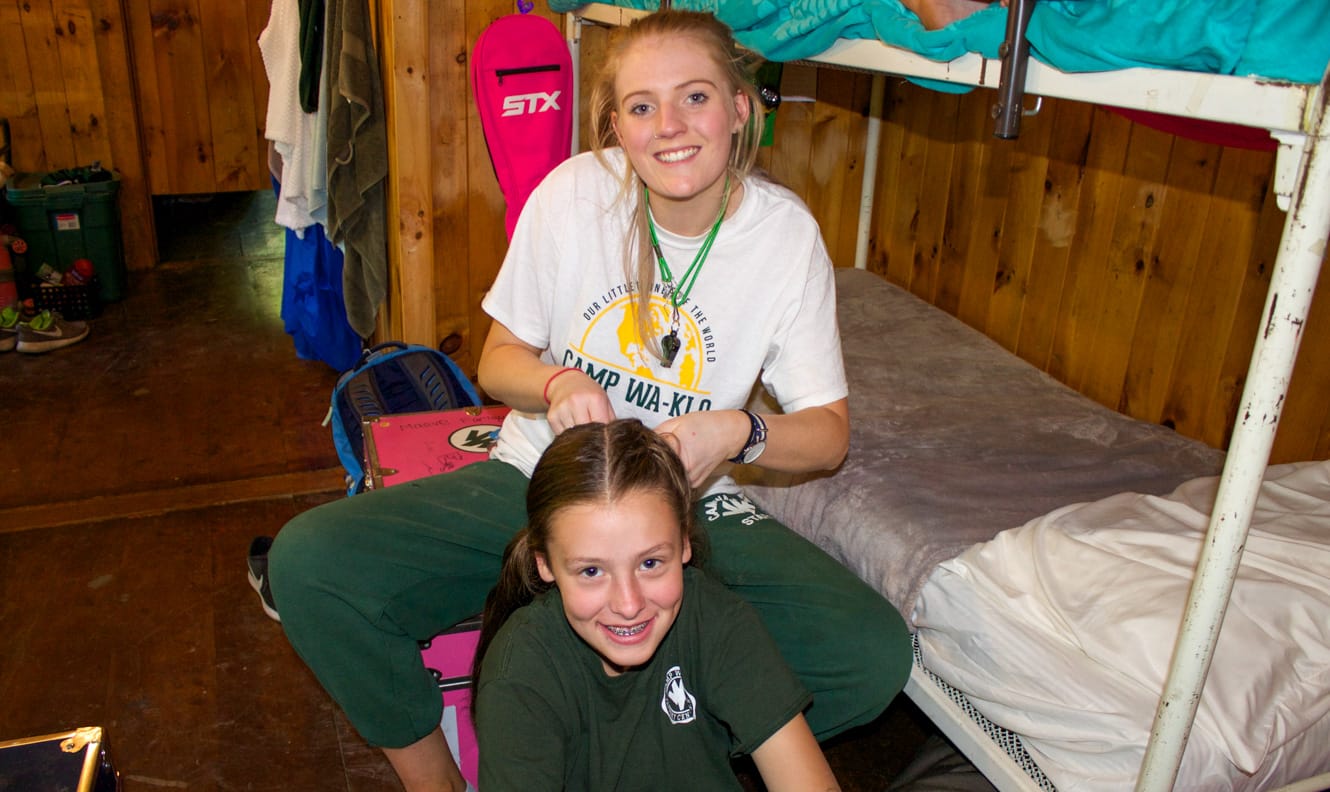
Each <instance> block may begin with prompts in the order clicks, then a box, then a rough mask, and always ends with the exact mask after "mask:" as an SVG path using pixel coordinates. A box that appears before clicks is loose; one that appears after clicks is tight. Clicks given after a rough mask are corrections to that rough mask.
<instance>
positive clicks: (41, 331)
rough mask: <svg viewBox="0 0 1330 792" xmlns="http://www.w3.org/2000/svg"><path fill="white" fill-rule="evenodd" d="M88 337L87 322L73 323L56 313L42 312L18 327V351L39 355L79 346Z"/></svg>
mask: <svg viewBox="0 0 1330 792" xmlns="http://www.w3.org/2000/svg"><path fill="white" fill-rule="evenodd" d="M87 337H88V324H87V322H71V321H69V320H67V319H65V318H64V317H62V316H61V315H60V314H58V313H56V312H55V311H42V312H41V313H39V314H37V315H36V316H33V317H31V318H29V319H24V320H23V321H20V322H19V325H18V344H17V346H18V351H20V352H26V353H27V354H30V355H39V354H42V353H44V352H51V351H53V350H56V349H62V348H64V347H67V346H70V345H71V344H77V343H78V342H80V341H82V340H83V339H85V338H87Z"/></svg>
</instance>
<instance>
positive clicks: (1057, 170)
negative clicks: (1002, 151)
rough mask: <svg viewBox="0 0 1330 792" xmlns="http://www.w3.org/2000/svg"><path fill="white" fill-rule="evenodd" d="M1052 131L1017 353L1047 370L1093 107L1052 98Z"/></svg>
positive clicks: (1079, 209)
mask: <svg viewBox="0 0 1330 792" xmlns="http://www.w3.org/2000/svg"><path fill="white" fill-rule="evenodd" d="M1050 109H1051V110H1052V126H1053V130H1054V132H1053V135H1052V142H1051V145H1050V146H1049V149H1048V168H1047V172H1046V174H1045V179H1044V192H1043V201H1042V203H1041V205H1040V207H1039V225H1038V228H1037V230H1035V231H1034V232H1033V235H1034V250H1033V251H1032V254H1031V257H1030V277H1029V281H1028V287H1027V290H1026V299H1025V301H1024V305H1023V307H1022V309H1021V329H1020V334H1019V335H1018V337H1017V339H1016V354H1017V355H1019V356H1020V357H1022V358H1024V359H1025V360H1027V361H1029V362H1030V363H1032V364H1034V365H1035V366H1038V367H1039V368H1041V369H1043V370H1045V371H1047V370H1048V363H1049V358H1050V356H1051V354H1052V349H1053V339H1054V336H1055V333H1056V331H1057V327H1058V317H1059V314H1060V313H1061V310H1062V299H1063V294H1064V293H1065V291H1066V289H1065V284H1066V281H1067V277H1068V276H1067V270H1068V261H1069V259H1070V257H1071V254H1072V247H1073V245H1074V244H1075V243H1076V241H1077V240H1076V229H1077V227H1078V225H1079V218H1080V215H1081V213H1082V211H1084V209H1083V207H1082V206H1081V194H1082V190H1081V183H1082V181H1083V180H1084V178H1085V168H1086V158H1087V157H1088V151H1089V146H1090V133H1091V130H1092V119H1093V117H1094V107H1093V106H1092V105H1088V104H1085V103H1084V102H1066V101H1058V102H1054V103H1053V106H1052V107H1051V108H1049V109H1046V110H1045V111H1044V112H1049V110H1050Z"/></svg>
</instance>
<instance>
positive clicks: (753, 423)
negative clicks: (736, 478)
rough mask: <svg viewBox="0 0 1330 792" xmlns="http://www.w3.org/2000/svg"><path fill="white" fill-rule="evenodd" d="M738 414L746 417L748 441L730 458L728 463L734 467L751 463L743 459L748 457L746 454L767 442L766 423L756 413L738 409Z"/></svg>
mask: <svg viewBox="0 0 1330 792" xmlns="http://www.w3.org/2000/svg"><path fill="white" fill-rule="evenodd" d="M739 412H741V413H743V414H744V415H747V416H748V423H749V427H750V428H749V431H748V441H747V442H745V443H744V447H743V448H741V449H739V453H738V454H736V455H735V456H732V457H730V460H729V461H730V462H733V463H735V464H736V465H742V464H745V463H746V462H751V461H752V460H746V459H745V457H747V456H748V452H749V451H751V450H752V449H753V448H754V447H756V446H757V445H759V444H763V443H766V441H767V422H766V421H764V420H762V416H760V415H758V414H757V413H755V412H753V411H751V410H745V409H740V410H739Z"/></svg>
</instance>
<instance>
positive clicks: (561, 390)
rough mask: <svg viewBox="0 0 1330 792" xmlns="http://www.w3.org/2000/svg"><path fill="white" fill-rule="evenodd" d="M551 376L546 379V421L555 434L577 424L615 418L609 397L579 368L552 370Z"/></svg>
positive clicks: (607, 421)
mask: <svg viewBox="0 0 1330 792" xmlns="http://www.w3.org/2000/svg"><path fill="white" fill-rule="evenodd" d="M550 377H551V379H547V380H546V381H545V391H544V396H545V398H547V399H549V407H547V408H546V409H545V420H547V421H549V424H550V429H552V430H554V433H555V434H556V435H557V434H561V433H562V432H563V431H564V430H565V429H571V428H572V427H574V426H578V425H580V424H584V423H592V422H600V423H609V422H610V421H613V420H614V407H613V406H612V405H611V404H610V397H609V396H608V395H607V394H606V393H605V390H604V389H603V388H601V387H600V385H598V384H597V383H596V381H595V380H593V379H591V378H590V377H588V376H587V375H586V374H584V373H582V372H581V371H580V370H578V369H554V370H552V373H551V374H550Z"/></svg>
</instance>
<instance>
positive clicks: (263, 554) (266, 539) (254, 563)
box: [247, 536, 282, 621]
mask: <svg viewBox="0 0 1330 792" xmlns="http://www.w3.org/2000/svg"><path fill="white" fill-rule="evenodd" d="M271 547H272V537H271V536H256V537H254V541H252V542H250V543H249V559H248V562H247V566H248V567H249V585H250V587H251V588H253V589H254V590H255V591H256V592H258V594H259V602H260V603H261V604H262V605H263V612H264V613H266V614H268V618H270V619H272V620H273V621H281V620H282V617H281V616H279V615H277V606H276V605H274V604H273V601H272V586H271V585H270V584H269V582H268V550H269V548H271Z"/></svg>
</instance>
